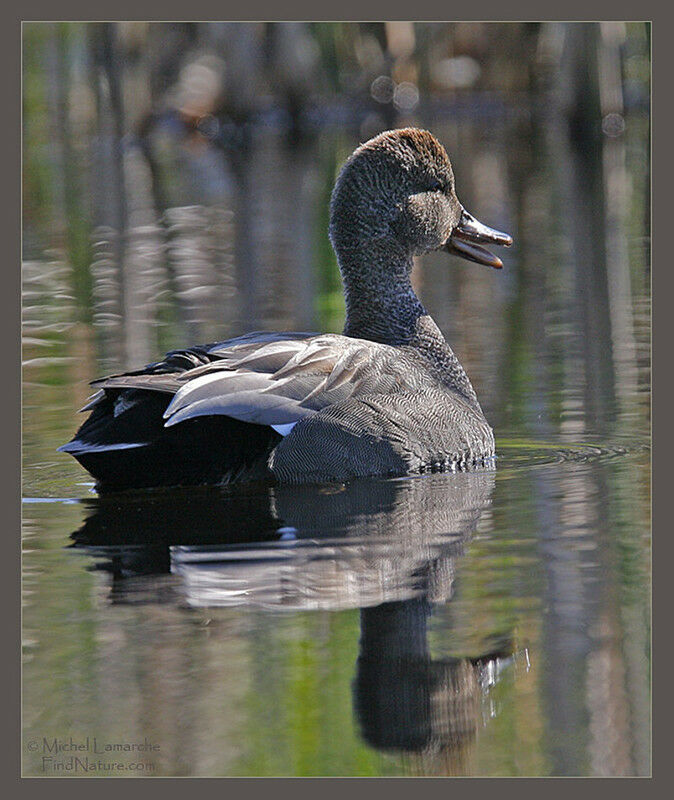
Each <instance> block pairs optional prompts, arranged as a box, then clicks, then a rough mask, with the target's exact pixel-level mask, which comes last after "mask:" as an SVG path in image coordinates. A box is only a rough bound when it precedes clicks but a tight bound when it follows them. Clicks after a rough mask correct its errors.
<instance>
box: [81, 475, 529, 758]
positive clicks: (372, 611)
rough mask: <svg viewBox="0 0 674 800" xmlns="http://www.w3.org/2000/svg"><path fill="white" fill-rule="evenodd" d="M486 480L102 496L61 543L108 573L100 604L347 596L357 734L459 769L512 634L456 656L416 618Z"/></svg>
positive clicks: (448, 578) (310, 600)
mask: <svg viewBox="0 0 674 800" xmlns="http://www.w3.org/2000/svg"><path fill="white" fill-rule="evenodd" d="M493 484H494V475H493V473H492V472H488V471H482V472H472V473H463V474H453V475H430V476H425V477H420V478H412V479H410V478H406V479H401V480H384V479H381V480H379V479H378V480H362V481H354V482H352V483H349V484H347V485H325V486H320V487H316V486H313V487H312V486H301V487H291V486H285V487H268V486H263V487H248V488H247V489H245V490H243V489H238V490H237V491H236V492H231V491H224V490H223V491H214V490H212V489H210V490H205V491H203V492H200V491H194V490H190V491H189V492H186V493H184V494H183V493H180V492H176V491H172V492H170V493H166V494H163V493H160V492H157V493H146V494H144V495H137V496H132V495H129V496H125V497H122V496H118V497H103V498H97V499H92V500H89V501H87V506H88V516H87V519H86V521H85V522H84V524H83V526H82V527H81V528H80V529H79V530H78V531H76V532H75V533H74V534H73V545H72V546H73V547H74V548H76V549H78V550H81V551H84V552H86V553H88V554H90V555H92V556H94V557H95V558H96V562H97V563H96V568H97V569H102V570H105V571H106V572H108V573H109V574H110V576H111V591H110V601H111V602H113V603H162V604H165V603H174V604H178V605H180V606H183V607H188V608H209V609H212V608H214V607H232V606H247V607H251V606H252V607H263V608H266V609H293V610H302V611H304V610H340V609H355V608H358V609H360V627H361V636H360V645H359V655H358V659H357V665H356V676H355V680H354V685H353V696H354V707H355V711H356V715H357V718H358V721H359V725H360V729H361V733H362V735H363V738H364V739H365V740H366V741H367V742H368V743H369V744H370V745H371V746H373V747H375V748H378V749H381V750H396V751H404V752H408V753H419V754H422V757H424V758H425V757H426V756H428V754H429V753H435V754H436V755H437V754H438V753H441V754H443V756H444V759H445V761H446V759H447V758H449V759H450V760H451V761H452V762H453V763H454V766H453V767H451V770H452V771H453V772H456V771H463V770H462V768H461V766H460V764H461V763H462V762H463V760H464V759H463V756H462V755H461V754H462V753H463V752H464V751H465V749H466V748H467V747H468V748H469V749H470V747H469V746H470V743H471V742H474V740H475V737H476V735H477V731H478V728H479V726H480V724H481V723H482V721H483V718H485V715H486V718H488V717H489V714H490V712H489V710H487V711H485V709H486V708H487V706H488V704H489V689H490V687H491V686H492V684H493V683H494V682H495V681H496V679H497V678H498V675H499V673H500V671H502V670H503V669H504V668H505V667H507V666H509V665H510V664H512V662H513V660H514V659H515V654H514V647H513V643H512V642H511V641H510V639H509V637H508V636H507V635H505V636H501V637H499V638H497V639H495V640H494V641H493V642H489V643H488V644H487V645H485V652H483V653H478V654H474V655H472V656H471V657H470V658H468V657H465V658H445V659H440V660H438V659H433V658H432V657H431V651H430V646H429V641H428V619H429V616H430V614H431V613H432V610H433V607H434V606H436V605H438V604H442V603H445V602H447V601H448V600H450V599H451V596H452V591H453V581H454V574H455V567H456V562H457V558H458V557H460V556H461V554H462V552H463V548H464V547H465V545H466V543H467V542H468V541H469V540H470V538H471V536H472V534H473V532H474V531H475V529H476V527H477V525H478V522H479V520H480V518H481V517H482V516H483V514H484V513H485V510H486V509H487V508H488V506H489V504H490V497H491V493H492V490H493ZM518 660H519V656H518ZM457 759H458V761H457Z"/></svg>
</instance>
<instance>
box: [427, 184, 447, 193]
mask: <svg viewBox="0 0 674 800" xmlns="http://www.w3.org/2000/svg"><path fill="white" fill-rule="evenodd" d="M428 191H429V192H444V191H445V186H444V184H442V183H440V181H433V183H431V186H430V188H429V190H428Z"/></svg>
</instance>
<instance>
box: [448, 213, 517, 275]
mask: <svg viewBox="0 0 674 800" xmlns="http://www.w3.org/2000/svg"><path fill="white" fill-rule="evenodd" d="M512 243H513V240H512V236H509V235H508V234H507V233H503V232H502V231H497V230H494V228H489V227H487V226H486V225H483V224H482V223H481V222H479V221H478V220H476V219H475V217H474V216H473V215H472V214H469V213H468V212H467V211H466V210H465V209H464V210H463V212H462V214H461V219H460V220H459V224H458V225H457V226H456V228H454V230H453V231H452V235H451V236H450V237H449V239H448V240H447V243H446V244H445V249H446V250H447V251H448V252H450V253H454V254H455V255H457V256H461V258H465V259H467V260H468V261H474V262H475V263H476V264H485V265H486V266H487V267H494V269H501V267H502V266H503V262H502V261H501V259H500V258H499V257H498V256H495V255H494V254H493V253H490V252H489V250H487V248H486V247H480V245H481V244H498V245H500V246H501V247H510V245H511V244H512Z"/></svg>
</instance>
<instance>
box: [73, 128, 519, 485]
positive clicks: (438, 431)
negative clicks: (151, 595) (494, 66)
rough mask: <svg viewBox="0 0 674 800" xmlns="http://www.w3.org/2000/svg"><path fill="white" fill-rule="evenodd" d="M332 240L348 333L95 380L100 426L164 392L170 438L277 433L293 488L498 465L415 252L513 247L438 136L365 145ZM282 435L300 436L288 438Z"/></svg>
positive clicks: (90, 442) (196, 353)
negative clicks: (218, 420) (479, 205)
mask: <svg viewBox="0 0 674 800" xmlns="http://www.w3.org/2000/svg"><path fill="white" fill-rule="evenodd" d="M330 238H331V241H332V244H333V247H334V249H335V252H336V254H337V258H338V262H339V266H340V270H341V273H342V277H343V280H344V286H345V294H346V308H347V315H346V322H345V326H344V334H343V335H335V334H318V335H316V334H309V333H300V334H298V333H294V334H282V333H281V334H272V333H255V334H248V335H246V336H243V337H239V338H237V339H231V340H228V341H227V342H222V343H219V344H215V345H209V346H204V347H197V348H191V349H190V350H187V351H177V352H175V353H172V354H169V356H168V357H167V359H166V360H165V361H163V362H157V363H156V364H153V365H149V366H148V367H146V368H145V369H143V370H138V371H137V372H135V373H127V374H125V375H119V376H111V377H109V378H105V379H102V380H100V381H96V382H94V384H93V385H94V386H95V388H96V389H97V390H98V393H97V394H96V395H94V397H93V398H92V401H91V402H90V403H89V404H88V405H87V406H85V409H86V410H93V411H94V414H92V418H91V419H94V417H96V423H97V425H98V428H97V430H98V429H100V428H101V424H102V422H107V418H108V417H109V416H110V413H111V414H112V416H113V417H114V416H115V415H119V416H120V417H123V416H124V414H125V413H128V409H131V408H133V407H134V404H136V405H137V404H139V403H142V402H144V399H145V398H147V397H149V395H148V393H153V392H154V393H162V395H165V396H166V397H167V400H166V403H165V409H164V410H163V424H164V428H163V430H165V431H168V430H171V429H174V430H175V433H178V432H179V431H181V430H182V428H181V426H183V427H184V426H185V423H190V424H191V425H192V426H193V425H194V424H197V423H196V422H195V421H196V420H200V419H204V420H206V419H209V418H213V417H226V418H229V419H231V420H238V421H239V422H240V423H245V424H250V425H253V426H264V427H266V428H268V429H270V435H271V436H272V437H273V438H270V440H269V442H268V444H267V445H264V446H265V447H267V450H266V451H264V452H262V451H261V454H260V455H261V456H264V458H266V459H267V468H268V470H269V471H270V472H271V473H272V474H273V475H274V477H275V478H276V479H277V480H279V481H282V482H290V483H300V482H309V481H326V480H348V479H349V478H352V477H356V476H366V475H377V474H404V473H409V472H415V473H419V472H424V471H438V470H446V469H463V468H467V467H470V466H473V465H479V464H482V463H484V460H485V459H489V458H490V457H491V456H493V454H494V438H493V433H492V430H491V428H490V427H489V425H488V423H487V422H486V420H485V418H484V415H483V413H482V409H481V408H480V404H479V402H478V400H477V397H476V395H475V392H474V390H473V387H472V386H471V383H470V381H469V379H468V376H467V375H466V373H465V371H464V370H463V368H462V366H461V364H460V363H459V361H458V359H457V357H456V356H455V354H454V353H453V351H452V350H451V348H450V347H449V345H448V344H447V342H446V341H445V339H444V337H443V336H442V333H441V332H440V330H439V329H438V327H437V326H436V325H435V323H434V322H433V320H432V319H431V318H430V316H429V315H428V314H427V312H426V311H425V309H424V308H423V306H422V304H421V302H420V301H419V299H418V298H417V296H416V294H415V293H414V290H413V288H412V285H411V282H410V273H411V270H412V267H413V256H414V255H416V254H419V253H423V252H427V251H429V250H434V249H439V248H446V249H449V250H452V251H453V252H455V253H457V254H459V255H462V256H463V257H466V258H469V259H470V260H473V261H479V262H480V263H484V264H489V265H491V266H497V267H498V266H500V261H499V260H498V259H496V258H495V257H494V256H492V255H491V254H490V253H488V251H486V250H484V249H483V248H482V247H479V246H478V245H477V242H488V241H491V242H494V243H497V244H505V245H507V244H509V243H510V241H511V240H510V238H509V237H508V236H507V235H506V234H501V233H499V232H497V231H492V230H491V229H489V228H486V227H485V226H482V225H481V223H478V222H477V221H476V220H474V219H473V218H472V217H470V215H468V214H467V212H465V210H464V209H463V208H462V206H461V204H460V203H459V201H458V199H457V197H456V193H455V190H454V176H453V173H452V168H451V165H450V162H449V159H448V158H447V155H446V153H445V151H444V149H443V148H442V146H441V145H440V144H439V143H438V142H437V140H436V139H435V138H434V137H433V136H432V135H431V134H430V133H428V132H426V131H419V130H417V129H404V130H397V131H389V132H387V133H384V134H381V135H380V136H377V137H375V138H374V139H372V140H371V141H369V142H367V143H366V144H364V145H362V146H361V147H359V148H358V149H357V150H356V151H355V153H354V154H353V155H352V156H351V157H350V158H349V160H348V161H347V162H346V164H345V165H344V167H343V169H342V171H341V173H340V175H339V178H338V180H337V183H336V186H335V189H334V191H333V195H332V201H331V219H330ZM111 398H114V403H112V404H111V411H110V413H108V410H107V406H106V407H105V415H103V413H102V409H103V404H105V403H110V399H111ZM97 408H98V409H99V411H98V416H96V409H97ZM136 411H138V409H137V408H136ZM103 416H105V419H103ZM272 428H273V430H274V431H281V432H282V433H287V435H285V436H284V437H283V438H282V439H280V441H279V437H278V435H277V434H276V433H271V429H272ZM92 430H93V429H92ZM152 430H153V431H154V434H153V435H156V431H155V429H154V428H153V429H152ZM185 430H187V428H185ZM125 435H126V436H127V438H130V439H133V436H131V435H130V434H125ZM161 435H164V434H161ZM166 435H168V434H166ZM105 436H106V437H107V439H106V441H108V440H109V442H110V444H109V446H110V448H111V449H112V448H113V446H114V447H116V448H117V449H118V450H119V444H120V443H119V441H116V440H115V437H114V435H111V434H110V431H109V430H108V429H107V428H106V432H105ZM94 439H95V437H94V436H92V435H89V436H88V435H87V423H85V424H84V425H83V426H82V428H81V429H80V431H79V432H78V435H77V437H76V438H75V440H74V441H73V442H72V443H70V444H69V445H66V446H65V448H64V449H67V450H69V451H70V452H72V453H73V454H74V455H76V457H78V454H80V453H83V452H86V449H87V447H88V448H90V452H93V448H94V447H96V448H98V449H97V451H96V452H99V453H100V447H101V445H100V442H97V441H95V440H94ZM265 441H266V440H265ZM149 445H151V442H148V446H149ZM258 446H262V445H260V444H259V443H258ZM130 452H132V451H131V450H130ZM118 457H119V456H118ZM258 460H259V459H258ZM232 470H234V468H232ZM197 472H198V470H197ZM235 472H236V474H237V475H242V474H244V473H242V472H241V470H238V471H235ZM256 474H257V473H256Z"/></svg>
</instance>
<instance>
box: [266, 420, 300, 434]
mask: <svg viewBox="0 0 674 800" xmlns="http://www.w3.org/2000/svg"><path fill="white" fill-rule="evenodd" d="M295 425H297V423H296V422H288V423H287V424H286V425H272V426H271V427H272V428H273V429H274V430H275V431H276V433H280V434H281V436H287V435H288V434H289V433H290V431H291V430H292V429H293V428H294V427H295Z"/></svg>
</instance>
